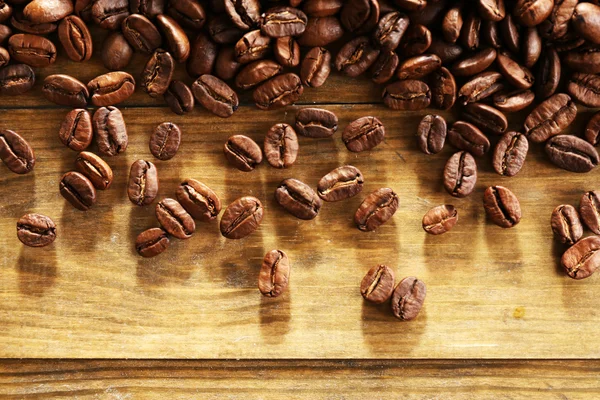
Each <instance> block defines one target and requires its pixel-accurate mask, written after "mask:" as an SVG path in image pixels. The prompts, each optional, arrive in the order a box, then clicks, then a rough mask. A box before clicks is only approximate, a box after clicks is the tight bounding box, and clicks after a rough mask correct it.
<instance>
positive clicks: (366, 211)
mask: <svg viewBox="0 0 600 400" xmlns="http://www.w3.org/2000/svg"><path fill="white" fill-rule="evenodd" d="M397 210H398V195H397V194H396V193H394V191H393V190H392V189H390V188H381V189H377V190H376V191H374V192H373V193H371V194H369V195H368V196H367V197H366V198H365V199H364V200H363V202H362V203H361V204H360V206H359V207H358V210H356V213H355V214H354V223H355V224H356V226H357V227H358V229H360V230H361V231H363V232H372V231H374V230H376V229H377V228H379V227H380V226H381V225H383V224H385V223H386V222H387V221H389V220H390V218H392V217H393V216H394V214H395V213H396V211H397Z"/></svg>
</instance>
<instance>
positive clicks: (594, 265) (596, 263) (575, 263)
mask: <svg viewBox="0 0 600 400" xmlns="http://www.w3.org/2000/svg"><path fill="white" fill-rule="evenodd" d="M598 250H600V236H590V237H586V238H585V239H581V240H580V241H578V242H577V243H575V244H574V245H573V246H571V247H569V248H568V249H567V251H565V252H564V254H563V255H562V258H561V259H560V264H561V265H562V267H563V268H564V269H565V271H566V272H567V274H568V275H569V276H570V277H571V278H573V279H584V278H587V277H589V276H590V275H592V274H593V273H594V272H596V270H597V269H598V267H600V251H598Z"/></svg>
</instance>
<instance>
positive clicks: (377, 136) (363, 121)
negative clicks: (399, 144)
mask: <svg viewBox="0 0 600 400" xmlns="http://www.w3.org/2000/svg"><path fill="white" fill-rule="evenodd" d="M384 138H385V128H384V126H383V124H382V123H381V121H380V120H379V119H377V118H375V117H361V118H359V119H357V120H354V121H352V122H351V123H350V124H348V126H347V127H346V129H344V133H343V134H342V140H343V141H344V144H345V145H346V148H347V149H348V150H350V151H352V152H355V153H358V152H361V151H365V150H371V149H373V148H374V147H375V146H377V145H378V144H379V143H381V142H382V141H383V139H384Z"/></svg>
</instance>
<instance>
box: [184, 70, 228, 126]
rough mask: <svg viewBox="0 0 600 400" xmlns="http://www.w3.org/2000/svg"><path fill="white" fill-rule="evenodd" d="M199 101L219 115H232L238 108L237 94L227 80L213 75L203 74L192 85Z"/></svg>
mask: <svg viewBox="0 0 600 400" xmlns="http://www.w3.org/2000/svg"><path fill="white" fill-rule="evenodd" d="M192 93H193V94H194V97H195V98H196V100H198V103H200V104H201V105H202V106H203V107H204V108H206V109H207V110H208V111H210V112H212V113H213V114H215V115H216V116H218V117H221V118H227V117H231V116H232V115H233V113H234V112H235V111H236V110H237V109H238V106H239V100H238V97H237V94H236V93H235V92H234V91H233V89H231V88H230V87H229V86H228V85H227V84H226V83H225V82H223V81H222V80H220V79H219V78H217V77H215V76H212V75H202V76H200V78H198V79H196V81H195V82H194V84H193V85H192Z"/></svg>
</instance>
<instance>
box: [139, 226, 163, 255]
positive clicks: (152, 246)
mask: <svg viewBox="0 0 600 400" xmlns="http://www.w3.org/2000/svg"><path fill="white" fill-rule="evenodd" d="M167 247H169V237H168V236H167V232H165V231H164V230H162V229H161V228H150V229H146V230H145V231H144V232H142V233H140V234H139V235H138V236H137V238H136V239H135V250H136V251H137V252H138V254H139V255H140V256H142V257H146V258H149V257H156V256H157V255H159V254H160V253H162V252H164V251H165V250H166V249H167Z"/></svg>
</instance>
